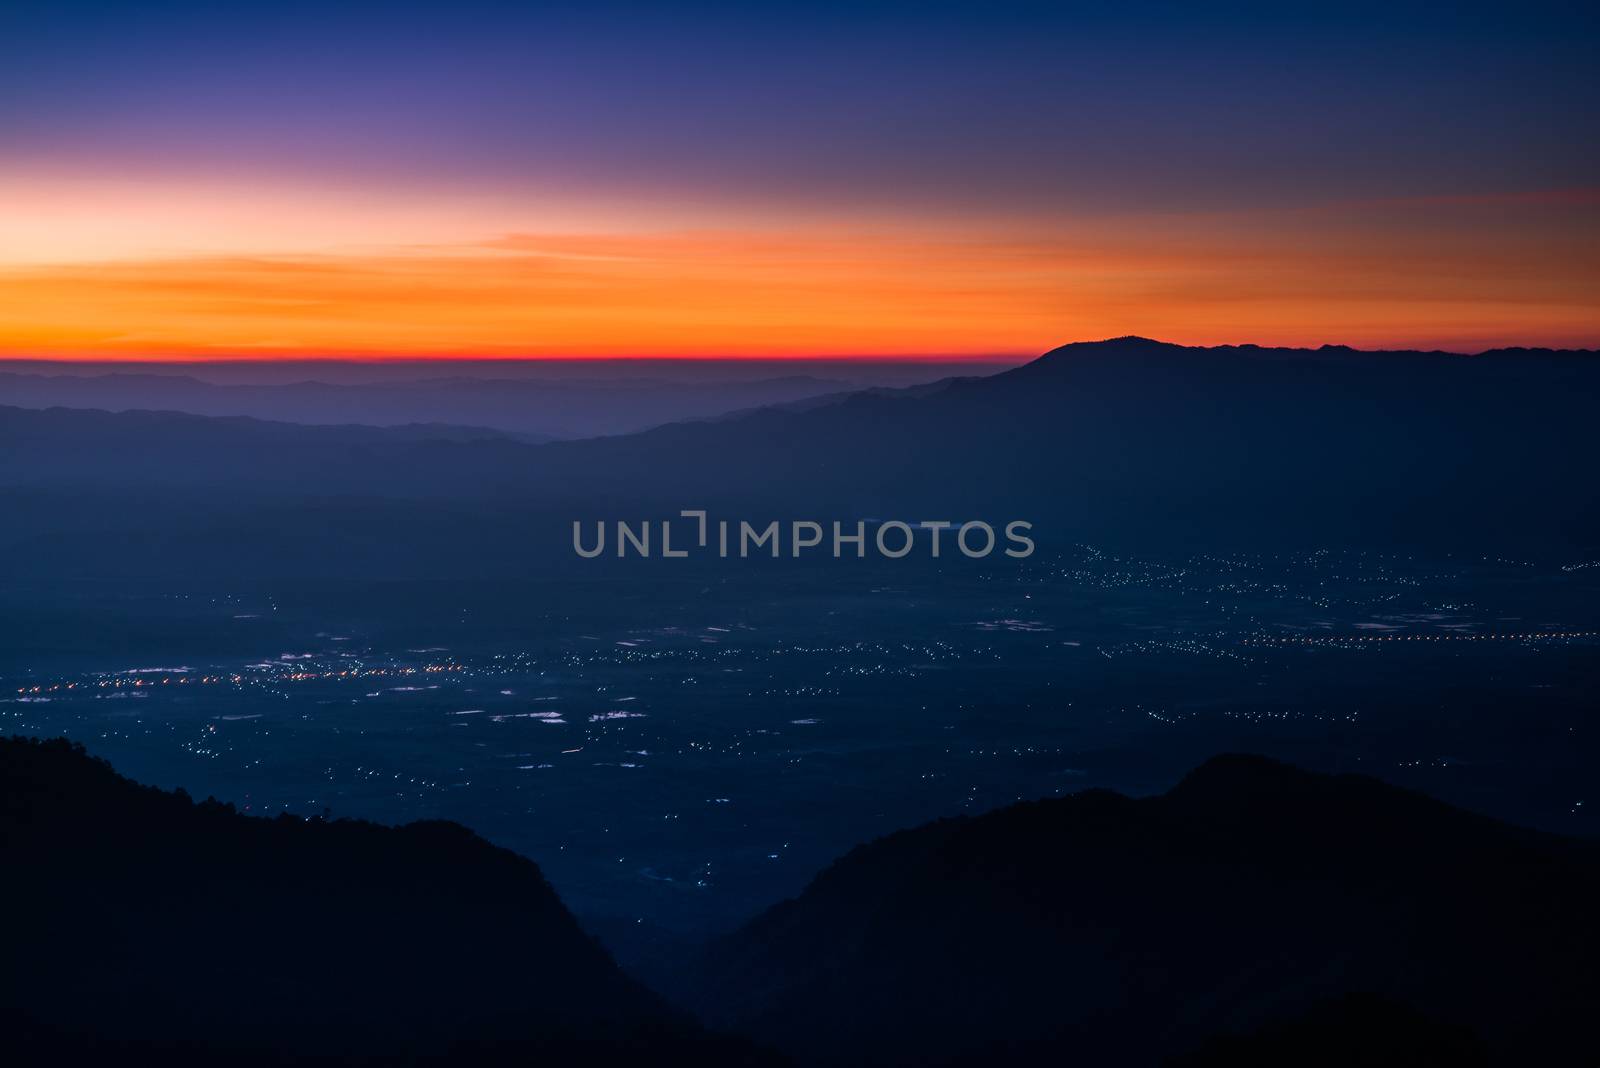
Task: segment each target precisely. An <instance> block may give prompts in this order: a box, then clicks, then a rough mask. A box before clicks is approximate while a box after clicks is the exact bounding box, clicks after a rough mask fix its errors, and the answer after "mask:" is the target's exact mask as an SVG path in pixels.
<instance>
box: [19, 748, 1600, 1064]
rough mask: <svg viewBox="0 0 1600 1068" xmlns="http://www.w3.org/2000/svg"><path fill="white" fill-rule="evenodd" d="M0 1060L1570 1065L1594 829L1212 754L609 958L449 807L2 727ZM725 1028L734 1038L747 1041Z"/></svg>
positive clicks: (1576, 1034) (1597, 888)
mask: <svg viewBox="0 0 1600 1068" xmlns="http://www.w3.org/2000/svg"><path fill="white" fill-rule="evenodd" d="M0 797H3V802H0V804H3V808H0V830H3V840H0V841H3V852H0V857H3V860H4V865H5V874H6V878H5V880H4V882H3V883H0V886H3V887H4V889H3V896H0V907H3V909H4V916H5V917H6V924H7V930H6V952H5V955H4V957H3V959H0V960H3V963H0V1060H3V1061H4V1063H8V1064H12V1063H79V1062H82V1061H84V1060H86V1059H95V1060H98V1061H102V1062H106V1063H147V1062H149V1063H154V1062H160V1063H197V1064H198V1063H205V1064H210V1063H242V1064H267V1063H272V1064H277V1063H289V1062H298V1061H300V1060H302V1059H305V1058H312V1059H315V1060H316V1061H317V1063H326V1064H349V1063H355V1062H359V1063H396V1062H402V1063H412V1062H418V1061H421V1062H432V1061H439V1062H448V1063H464V1064H479V1063H496V1064H531V1063H548V1064H568V1063H574V1064H576V1063H582V1064H605V1063H620V1062H622V1061H625V1060H626V1061H630V1062H639V1063H650V1064H676V1063H685V1062H689V1061H693V1062H694V1063H696V1064H702V1065H726V1064H762V1063H772V1060H771V1059H770V1058H769V1056H768V1055H767V1054H764V1053H762V1052H761V1051H760V1048H759V1047H758V1046H757V1045H755V1044H754V1043H757V1042H759V1043H764V1044H771V1045H775V1046H777V1047H779V1048H781V1049H782V1050H783V1051H785V1052H788V1053H790V1054H791V1055H793V1056H795V1057H796V1058H797V1059H798V1060H799V1061H801V1062H802V1063H803V1064H887V1065H922V1064H966V1065H977V1064H996V1065H999V1064H1017V1065H1035V1064H1061V1063H1077V1064H1085V1065H1100V1064H1115V1065H1138V1064H1156V1063H1162V1062H1165V1061H1171V1062H1172V1063H1174V1064H1180V1065H1187V1066H1190V1068H1194V1066H1200V1065H1205V1066H1210V1065H1222V1064H1226V1065H1229V1066H1233V1068H1237V1066H1240V1065H1284V1064H1327V1065H1333V1064H1339V1065H1346V1064H1351V1063H1361V1064H1390V1065H1414V1064H1451V1065H1457V1064H1475V1063H1510V1064H1592V1063H1595V1054H1596V1052H1597V1050H1600V1042H1597V1041H1596V1037H1595V1034H1594V1031H1593V1028H1592V1008H1593V1005H1594V1004H1595V1003H1596V999H1597V997H1600V973H1597V970H1596V968H1595V966H1594V961H1595V959H1596V952H1597V950H1600V923H1597V920H1596V918H1595V915H1594V911H1593V910H1594V902H1595V901H1596V900H1600V849H1597V847H1596V846H1595V845H1594V844H1593V843H1587V842H1580V841H1575V840H1570V839H1562V838H1556V837H1551V836H1547V835H1541V834H1536V833H1534V832H1529V831H1524V830H1520V829H1517V828H1514V827H1510V826H1507V825H1504V824H1500V823H1497V822H1495V821H1493V820H1489V819H1486V818H1484V817H1479V816H1474V815H1471V814H1468V813H1465V812H1462V811H1460V810H1457V809H1453V808H1451V807H1449V806H1446V805H1443V804H1441V803H1438V802H1435V801H1431V800H1428V799H1426V798H1423V797H1421V796H1419V795H1415V794H1411V793H1408V792H1405V791H1402V790H1398V789H1395V788H1393V787H1389V786H1385V785H1383V784H1381V783H1379V782H1377V781H1374V780H1370V779H1365V778H1355V777H1349V776H1338V777H1333V776H1326V775H1317V774H1312V773H1308V772H1301V771H1297V770H1295V769H1292V768H1289V767H1287V766H1285V765H1282V764H1278V763H1275V762H1272V761H1269V760H1265V759H1263V758H1257V757H1221V758H1217V759H1215V760H1212V761H1210V762H1208V763H1207V764H1206V765H1204V766H1203V767H1201V768H1200V769H1199V770H1198V771H1196V772H1194V773H1192V774H1191V775H1190V776H1189V777H1188V778H1187V779H1185V780H1184V781H1183V782H1182V783H1181V784H1180V785H1179V786H1177V787H1176V788H1175V789H1173V790H1172V791H1171V792H1169V793H1168V794H1166V795H1164V796H1161V797H1155V798H1147V799H1141V800H1133V799H1129V798H1126V797H1123V796H1120V795H1117V794H1112V793H1109V792H1105V791H1089V792H1085V793H1082V794H1079V795H1076V796H1074V797H1071V798H1066V799H1061V800H1052V801H1044V802H1036V803H1030V804H1022V805H1016V806H1013V807H1011V808H1007V809H1004V810H1001V811H998V812H995V813H991V814H989V815H986V816H981V817H977V818H971V819H960V820H946V821H941V822H938V823H934V824H930V825H927V826H924V827H921V828H918V829H915V830H910V831H904V832H901V833H898V834H895V835H891V836H890V837H888V838H885V839H882V840H880V841H877V842H874V843H871V844H870V845H866V846H862V847H860V848H858V849H856V850H854V851H853V852H852V853H850V854H849V855H848V856H846V857H844V858H843V859H842V860H840V861H838V862H837V863H836V864H834V865H833V866H832V867H830V868H829V869H828V870H827V871H825V872H823V873H822V875H820V876H819V877H818V878H817V879H816V880H815V882H814V883H813V884H812V885H811V886H810V887H809V888H808V889H807V890H806V892H805V893H804V894H802V895H801V897H800V898H798V899H797V900H795V901H791V902H788V903H785V904H783V905H780V906H778V907H776V908H774V909H772V910H770V911H769V912H767V913H766V914H764V915H763V916H761V917H759V918H758V919H757V920H755V921H754V922H752V923H751V924H749V925H748V926H747V927H745V928H744V929H743V930H741V931H739V932H737V933H736V934H734V935H732V936H729V937H727V938H725V939H723V940H721V941H719V942H718V943H716V944H715V945H713V946H711V947H709V948H708V950H707V951H706V952H705V954H704V956H703V959H701V960H700V961H699V962H698V963H689V962H686V961H684V960H683V959H681V957H680V958H679V959H678V960H676V961H674V962H673V966H672V967H671V968H670V969H669V970H667V971H664V972H663V973H662V975H661V976H659V977H658V978H659V979H660V981H661V983H662V984H663V985H662V988H663V989H665V990H670V991H671V992H672V993H673V995H674V996H675V997H677V998H679V999H681V1000H684V1001H687V1002H691V1003H692V1004H693V1005H694V1007H696V1008H698V1009H699V1010H700V1011H701V1012H702V1014H703V1015H704V1016H705V1018H707V1019H708V1020H709V1021H711V1022H712V1023H713V1024H715V1025H718V1026H722V1027H725V1028H728V1029H730V1030H737V1031H738V1032H740V1033H742V1034H743V1035H745V1036H746V1038H745V1039H743V1040H740V1039H725V1038H720V1037H716V1036H714V1035H711V1034H708V1033H707V1032H706V1031H704V1030H703V1029H701V1027H700V1026H698V1025H697V1024H695V1023H693V1022H691V1021H690V1020H688V1019H687V1018H686V1017H684V1016H682V1015H679V1014H677V1013H676V1012H675V1011H674V1010H671V1009H668V1008H666V1007H665V1006H664V1004H663V1003H662V1002H661V1001H660V1000H659V999H658V998H657V997H655V996H654V995H652V994H650V993H649V992H647V991H646V990H645V989H644V988H643V987H641V986H639V985H638V984H636V983H635V982H633V981H632V980H631V979H629V978H627V977H625V976H624V975H622V974H621V973H620V972H619V971H618V970H617V968H616V967H615V966H614V965H613V964H612V962H611V961H610V959H609V958H608V957H607V956H606V955H605V954H604V952H603V951H602V950H601V949H600V948H599V947H598V946H596V945H595V944H594V943H593V942H592V941H590V940H589V938H588V937H587V936H585V935H584V934H583V933H582V932H581V931H580V930H579V928H578V926H577V924H576V923H575V922H574V920H573V918H572V917H571V915H570V914H568V913H567V911H566V910H565V909H564V908H563V906H562V905H561V903H560V902H559V901H558V900H557V899H556V897H555V895H554V894H553V892H552V891H551V889H550V888H549V886H548V885H547V884H546V883H545V882H544V880H543V878H542V877H541V876H540V874H539V871H538V868H537V867H536V866H535V865H534V864H532V863H531V862H530V861H527V860H525V859H522V858H520V857H517V856H515V855H513V854H510V853H508V852H505V851H503V850H499V849H496V848H494V847H492V846H490V845H488V844H487V843H485V842H483V841H482V840H480V839H478V838H476V837H475V836H473V835H472V834H471V833H470V832H468V831H466V830H464V829H462V828H460V827H458V826H455V825H453V824H442V823H432V824H413V825H411V826H408V827H402V828H383V827H378V826H374V825H372V824H367V823H360V822H353V821H343V820H340V821H323V820H316V819H313V820H304V819H300V818H295V817H287V816H285V817H279V818H278V819H276V820H264V819H254V818H249V817H245V816H242V815H239V814H237V813H235V812H234V811H232V809H231V808H230V807H229V806H225V805H221V804H218V803H216V802H211V801H208V802H205V803H201V804H198V805H197V804H195V803H193V802H192V801H190V799H189V798H188V797H187V796H185V795H183V794H182V793H181V792H179V793H176V794H170V793H164V792H162V791H159V790H155V789H152V788H148V787H142V786H138V785H135V784H133V783H131V782H129V781H128V780H126V779H123V778H121V777H120V776H118V775H117V774H116V773H115V772H114V771H112V770H111V768H110V767H109V766H108V765H106V764H104V763H103V762H101V761H98V760H93V759H91V758H89V757H87V756H86V755H85V754H84V753H83V751H82V749H81V748H78V747H75V746H72V745H70V744H69V743H67V742H65V741H54V742H36V741H30V740H24V739H11V740H9V741H0ZM747 1043H748V1044H747Z"/></svg>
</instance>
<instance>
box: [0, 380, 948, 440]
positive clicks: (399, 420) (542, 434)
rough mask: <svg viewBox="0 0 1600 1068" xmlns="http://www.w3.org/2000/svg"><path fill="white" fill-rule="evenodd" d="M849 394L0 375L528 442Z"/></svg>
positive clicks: (264, 413) (66, 389) (196, 410)
mask: <svg viewBox="0 0 1600 1068" xmlns="http://www.w3.org/2000/svg"><path fill="white" fill-rule="evenodd" d="M479 369H480V370H483V369H482V368H479ZM925 374H927V375H928V376H929V377H933V376H934V375H935V374H936V372H935V371H931V370H930V371H925ZM849 388H850V384H849V382H847V381H846V380H843V379H828V378H817V377H814V376H810V375H804V374H784V375H780V376H772V377H767V378H760V379H754V380H733V381H714V380H713V381H673V380H660V379H641V378H616V379H609V380H603V379H525V378H493V377H481V376H466V375H451V376H449V377H436V378H435V377H428V378H421V379H417V380H414V381H404V380H402V381H376V382H337V383H334V382H320V381H305V382H287V383H217V382H208V381H205V380H203V379H201V378H196V377H193V376H190V375H184V374H176V373H162V374H154V373H148V372H146V373H129V372H110V373H105V374H97V375H85V374H60V373H55V374H50V373H38V372H31V373H18V372H4V371H0V404H9V405H14V406H17V407H21V408H54V407H63V408H98V409H102V410H105V411H113V412H121V411H133V410H147V411H176V412H187V413H189V414H191V415H217V416H250V417H252V418H255V419H268V420H279V421H283V422H292V423H333V424H342V423H361V424H366V425H369V426H399V425H404V424H408V423H444V424H452V425H462V426H476V427H483V428H488V429H493V430H501V431H506V432H507V433H510V434H516V435H525V436H530V437H531V438H533V439H535V440H548V439H553V438H582V437H595V436H597V435H601V434H627V433H632V432H635V431H639V430H645V429H648V428H650V427H653V426H658V425H660V424H662V423H670V422H675V421H677V420H680V419H693V418H703V417H707V416H715V415H720V414H722V413H723V412H727V411H730V410H734V409H740V408H750V407H757V406H762V405H768V404H781V403H785V402H787V401H794V400H801V399H804V398H807V397H813V396H818V395H820V394H825V393H836V392H839V391H841V390H847V389H849Z"/></svg>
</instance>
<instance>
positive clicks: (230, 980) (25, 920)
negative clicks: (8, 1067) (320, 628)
mask: <svg viewBox="0 0 1600 1068" xmlns="http://www.w3.org/2000/svg"><path fill="white" fill-rule="evenodd" d="M0 780H3V782H4V793H3V797H4V801H3V805H4V809H3V823H0V826H3V831H4V857H5V862H4V869H5V879H4V890H3V901H4V908H5V913H4V915H5V918H6V952H5V956H4V960H5V965H4V970H3V976H4V978H3V980H0V1005H3V1011H4V1012H5V1014H6V1017H7V1018H6V1019H5V1020H4V1025H5V1032H4V1033H5V1036H6V1045H7V1046H9V1047H10V1048H11V1050H12V1053H13V1056H15V1055H16V1054H19V1053H20V1054H21V1055H22V1059H23V1060H30V1061H40V1062H42V1061H59V1060H60V1059H61V1058H63V1057H64V1058H66V1059H67V1060H68V1061H72V1060H75V1059H78V1058H82V1057H85V1056H94V1057H95V1058H97V1059H101V1058H103V1059H104V1062H105V1063H109V1064H116V1063H124V1062H126V1061H127V1060H141V1061H144V1060H148V1061H161V1062H169V1063H170V1062H173V1061H189V1062H193V1063H239V1062H241V1061H246V1062H255V1061H260V1062H273V1061H277V1060H279V1059H297V1058H300V1057H312V1056H314V1057H317V1058H319V1059H320V1058H324V1057H326V1058H333V1059H337V1060H345V1059H348V1060H358V1059H359V1060H363V1061H365V1060H367V1059H368V1058H372V1059H376V1060H388V1059H390V1058H401V1057H404V1058H417V1057H423V1058H432V1057H440V1058H443V1057H448V1058H449V1059H451V1060H454V1061H470V1062H474V1063H519V1064H529V1063H586V1064H588V1063H612V1062H617V1063H621V1062H623V1061H627V1062H630V1063H636V1062H637V1061H639V1060H640V1059H641V1058H648V1059H651V1060H655V1061H666V1062H669V1063H679V1062H688V1061H694V1062H696V1063H706V1064H732V1063H763V1062H765V1061H766V1060H767V1058H766V1057H764V1056H761V1055H756V1054H753V1053H751V1051H750V1050H749V1049H747V1048H746V1046H745V1045H744V1044H743V1043H742V1042H739V1041H737V1040H734V1041H723V1040H720V1039H715V1038H713V1037H711V1036H708V1035H706V1034H705V1033H704V1032H703V1031H702V1030H701V1029H700V1028H699V1027H698V1026H697V1025H695V1024H694V1023H693V1022H692V1021H690V1020H689V1019H688V1018H687V1017H685V1016H683V1015H681V1014H680V1013H677V1012H675V1011H673V1010H670V1009H668V1008H667V1007H666V1006H665V1005H664V1004H663V1003H662V1002H661V1000H660V999H659V998H657V997H656V996H655V995H653V994H651V993H650V992H648V991H647V990H645V989H644V987H642V986H640V985H639V984H638V983H636V982H634V981H633V980H631V979H629V978H628V977H626V976H624V975H623V974H622V973H621V972H620V971H619V970H618V969H617V967H616V965H615V964H613V963H612V961H611V960H610V958H609V957H608V956H607V954H606V953H605V951H604V950H602V949H601V948H600V947H599V946H598V945H596V944H595V943H594V942H593V941H592V940H591V939H590V938H589V937H588V936H587V935H586V934H585V933H584V932H583V931H582V930H580V928H579V927H578V924H577V922H576V921H575V920H574V919H573V917H572V915H571V914H570V913H569V912H568V911H567V910H566V908H565V907H564V906H563V905H562V903H561V902H560V900H558V899H557V897H556V895H555V893H554V892H553V891H552V890H551V889H550V886H549V885H548V884H547V883H546V882H545V880H544V877H543V876H542V875H541V874H540V872H539V869H538V866H537V865H535V864H534V863H532V862H531V861H529V860H527V859H525V858H523V857H519V856H517V855H515V854H513V853H510V852H507V851H505V850H502V849H497V848H495V847H494V846H491V845H489V844H488V843H487V842H485V841H483V840H482V839H480V838H478V837H477V836H476V835H474V834H472V833H471V832H470V831H467V830H466V829H465V828H462V827H460V826H457V825H455V824H451V823H439V822H435V823H414V824H411V825H409V826H405V827H399V828H388V827H380V826H377V825H374V824H370V823H363V822H357V821H351V820H337V821H322V820H317V819H313V820H309V821H308V820H304V819H300V818H297V817H292V816H281V817H279V818H278V819H275V820H266V819H257V818H251V817H246V816H243V815H240V814H238V813H236V812H235V811H234V810H233V808H232V806H231V805H223V804H218V803H217V802H215V801H206V802H202V803H199V804H195V803H193V802H192V801H191V800H190V799H189V798H188V797H187V796H186V795H184V794H183V793H181V792H179V793H175V794H174V793H165V792H162V791H160V790H156V789H152V788H149V787H144V786H139V785H137V784H135V783H132V782H130V781H128V780H127V779H124V778H122V777H121V776H119V775H117V774H116V773H115V772H114V771H113V770H112V769H111V767H110V766H109V765H108V764H106V763H104V762H103V761H99V760H94V759H91V758H89V757H88V756H86V755H85V754H84V752H83V750H82V749H81V748H79V747H75V746H72V745H70V744H69V743H67V742H65V741H50V742H42V743H40V742H34V741H28V740H23V739H12V740H10V741H6V742H0ZM0 1060H6V1061H7V1062H8V1063H17V1061H16V1060H15V1059H12V1058H8V1057H0Z"/></svg>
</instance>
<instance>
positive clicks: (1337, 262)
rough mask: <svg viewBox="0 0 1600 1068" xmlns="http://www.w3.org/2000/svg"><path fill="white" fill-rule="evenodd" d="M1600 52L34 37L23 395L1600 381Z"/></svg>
mask: <svg viewBox="0 0 1600 1068" xmlns="http://www.w3.org/2000/svg"><path fill="white" fill-rule="evenodd" d="M330 8H336V10H329V9H330ZM1597 28H1600V18H1597V16H1596V15H1594V14H1591V13H1589V11H1587V10H1586V8H1585V7H1583V6H1579V5H1570V6H1553V5H1552V6H1545V5H1540V4H1526V3H1524V4H1515V5H1511V4H1507V5H1501V6H1497V7H1477V6H1473V5H1467V4H1462V5H1429V6H1428V7H1420V6H1419V7H1409V6H1407V5H1406V4H1403V3H1389V4H1382V5H1361V4H1354V5H1352V4H1344V5H1338V6H1328V7H1325V8H1320V9H1319V8H1317V7H1314V6H1311V5H1276V6H1228V5H1139V4H1114V5H1113V4H1104V5H1102V4H1083V5H1075V4H1061V3H1058V4H1011V3H1005V2H993V3H984V4H957V3H941V2H938V0H929V2H924V3H915V4H911V3H907V4H893V3H885V4H873V3H854V4H840V5H829V4H819V3H814V4H807V5H788V4H784V3H770V4H767V3H764V4H744V5H731V4H730V5H714V4H672V5H668V4H655V5H648V6H643V5H625V4H608V3H604V2H594V3H586V4H572V5H540V4H533V3H522V4H485V3H477V2H473V0H457V2H452V3H448V4H445V3H406V2H404V0H397V2H394V3H389V4H384V5H381V6H378V5H370V6H369V5H364V4H360V3H355V4H343V5H326V4H317V5H310V4H297V3H293V2H288V3H270V4H256V3H233V4H228V3H211V4H162V3H159V2H152V3H145V4H137V5H135V4H128V3H126V2H119V3H106V4H98V5H97V4H84V3H75V2H73V0H60V2H49V3H33V2H29V0H10V2H8V3H7V4H5V5H3V6H0V356H9V357H56V358H66V359H70V358H80V359H97V360H98V359H116V358H128V359H140V360H147V359H155V358H177V359H218V358H227V357H249V358H252V359H261V358H270V357H274V356H283V357H293V358H296V359H304V358H308V357H316V356H341V357H351V356H355V357H395V356H433V357H437V356H478V357H502V356H503V357H513V356H571V357H584V356H624V355H625V356H834V355H867V356H895V355H908V356H910V355H918V356H928V355H952V356H973V355H986V354H993V355H1017V354H1031V353H1037V352H1041V351H1044V350H1046V349H1049V348H1052V347H1054V346H1055V345H1058V344H1062V343H1065V342H1068V341H1075V340H1086V339H1092V338H1099V337H1110V336H1118V335H1123V334H1142V335H1147V336H1155V337H1160V338H1163V339H1166V340H1172V341H1179V342H1185V343H1191V344H1212V343H1224V342H1255V343H1259V344H1292V345H1319V344H1323V343H1340V344H1351V345H1356V346H1360V347H1369V348H1371V347H1424V348H1435V347H1438V348H1446V349H1454V350H1458V351H1475V350H1479V349H1482V348H1488V347H1493V346H1499V345H1508V344H1527V345H1552V346H1583V347H1593V346H1600V139H1597V138H1596V136H1595V129H1594V115H1595V114H1596V113H1597V105H1600V77H1597V76H1596V74H1595V73H1594V70H1593V69H1592V68H1593V54H1592V47H1593V42H1594V40H1595V37H1596V33H1595V31H1596V30H1597Z"/></svg>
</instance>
